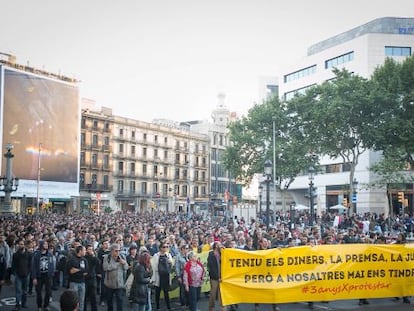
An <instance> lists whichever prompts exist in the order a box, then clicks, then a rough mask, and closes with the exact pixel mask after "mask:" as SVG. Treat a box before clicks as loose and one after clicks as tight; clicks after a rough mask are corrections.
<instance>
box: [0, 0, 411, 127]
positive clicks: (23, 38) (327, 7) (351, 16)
mask: <svg viewBox="0 0 414 311" xmlns="http://www.w3.org/2000/svg"><path fill="white" fill-rule="evenodd" d="M0 8H1V17H0V52H3V53H11V54H14V55H15V56H16V57H17V62H18V63H22V64H27V63H29V64H30V65H31V66H34V67H39V68H44V69H46V70H48V71H52V72H55V73H59V72H60V73H62V74H64V75H67V76H70V77H75V78H77V79H79V80H81V81H82V82H81V83H80V89H81V92H82V96H83V97H87V98H90V99H93V100H96V102H97V105H98V106H105V107H110V108H113V112H114V114H117V115H121V116H125V117H130V118H134V119H139V120H144V121H151V120H152V119H154V118H168V119H172V120H175V121H182V120H195V119H209V118H210V115H211V111H212V110H213V109H214V108H215V107H216V106H217V103H218V100H217V94H218V93H220V92H222V93H225V94H226V99H225V104H226V106H227V107H228V108H229V109H230V110H231V111H237V112H239V113H246V112H247V110H248V109H249V108H250V107H251V106H252V105H253V104H254V102H258V101H259V100H260V95H259V82H260V79H261V77H267V76H278V75H279V74H280V72H281V70H283V66H285V65H286V64H292V63H295V62H297V61H298V60H300V59H301V58H302V57H304V56H305V55H306V50H307V48H308V47H309V46H310V45H312V44H314V43H317V42H319V41H322V40H324V39H327V38H329V37H331V36H334V35H336V34H338V33H341V32H344V31H347V30H349V29H351V28H353V27H356V26H359V25H361V24H364V23H367V22H369V21H371V20H373V19H375V18H379V17H385V16H393V17H414V1H413V0H393V1H389V0H359V1H356V0H354V1H339V0H289V1H282V0H205V1H201V0H200V1H198V0H147V1H143V0H118V1H113V0H67V1H63V0H60V1H57V0H0ZM408 14H411V16H409V15H408Z"/></svg>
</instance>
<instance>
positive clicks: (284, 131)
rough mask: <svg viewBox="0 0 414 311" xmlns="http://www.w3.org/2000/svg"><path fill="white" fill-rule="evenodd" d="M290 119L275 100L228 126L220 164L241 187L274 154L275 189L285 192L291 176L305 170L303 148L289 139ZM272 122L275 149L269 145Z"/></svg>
mask: <svg viewBox="0 0 414 311" xmlns="http://www.w3.org/2000/svg"><path fill="white" fill-rule="evenodd" d="M289 121H290V118H289V116H288V115H287V111H286V108H285V106H284V105H283V104H281V103H280V102H279V100H278V99H277V97H272V98H270V99H268V100H267V101H264V102H263V103H262V104H256V105H254V107H253V108H251V109H250V110H249V112H248V115H247V116H246V117H243V118H242V119H240V120H238V121H235V122H234V123H232V124H230V126H229V129H230V141H231V146H229V147H228V148H227V149H226V151H225V155H224V163H225V165H226V167H227V168H228V169H229V170H230V171H231V172H232V176H236V178H237V179H238V180H240V181H241V182H242V183H243V184H245V185H247V184H249V183H250V181H251V179H252V177H253V175H254V174H256V173H263V164H264V161H265V159H273V150H274V148H275V152H276V155H277V156H276V177H277V179H276V180H275V182H276V183H277V187H278V188H279V189H287V188H288V187H289V185H290V184H291V183H292V182H293V180H294V178H295V176H297V174H298V173H299V172H300V171H301V170H302V169H303V168H304V167H306V165H307V164H306V163H307V159H306V157H304V156H303V155H304V154H305V153H306V151H305V150H306V147H305V146H304V145H303V144H302V142H301V141H297V140H296V139H295V137H291V136H290V133H289V131H290V125H289ZM273 122H274V123H275V125H276V126H275V138H276V139H275V145H273Z"/></svg>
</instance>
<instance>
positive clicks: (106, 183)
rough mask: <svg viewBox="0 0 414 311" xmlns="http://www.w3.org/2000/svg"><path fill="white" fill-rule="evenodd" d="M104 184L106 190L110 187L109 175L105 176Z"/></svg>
mask: <svg viewBox="0 0 414 311" xmlns="http://www.w3.org/2000/svg"><path fill="white" fill-rule="evenodd" d="M103 184H104V187H105V189H107V188H108V186H109V176H108V175H104V176H103Z"/></svg>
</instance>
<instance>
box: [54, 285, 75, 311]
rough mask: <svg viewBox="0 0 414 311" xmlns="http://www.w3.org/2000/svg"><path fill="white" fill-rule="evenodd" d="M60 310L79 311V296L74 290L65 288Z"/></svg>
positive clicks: (61, 297)
mask: <svg viewBox="0 0 414 311" xmlns="http://www.w3.org/2000/svg"><path fill="white" fill-rule="evenodd" d="M59 303H60V311H78V310H79V309H78V308H79V297H78V294H77V293H76V292H75V291H73V290H69V289H68V290H65V291H64V292H63V293H62V295H60V299H59Z"/></svg>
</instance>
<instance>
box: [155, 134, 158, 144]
mask: <svg viewBox="0 0 414 311" xmlns="http://www.w3.org/2000/svg"><path fill="white" fill-rule="evenodd" d="M154 143H156V144H158V135H154Z"/></svg>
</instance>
